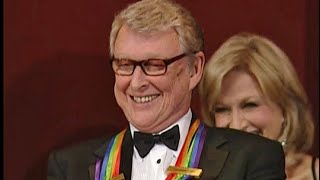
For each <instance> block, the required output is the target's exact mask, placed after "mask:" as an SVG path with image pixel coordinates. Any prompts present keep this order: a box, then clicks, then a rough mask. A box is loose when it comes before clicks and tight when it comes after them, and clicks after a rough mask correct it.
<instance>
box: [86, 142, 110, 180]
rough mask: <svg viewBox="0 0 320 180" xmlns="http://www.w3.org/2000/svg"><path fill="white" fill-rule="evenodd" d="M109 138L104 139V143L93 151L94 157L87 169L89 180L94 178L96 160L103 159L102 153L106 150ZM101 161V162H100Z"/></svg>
mask: <svg viewBox="0 0 320 180" xmlns="http://www.w3.org/2000/svg"><path fill="white" fill-rule="evenodd" d="M109 141H110V138H109V139H107V140H105V142H104V143H102V145H101V146H100V147H99V148H98V149H97V150H96V151H94V159H93V160H92V162H90V165H89V168H88V171H89V180H94V175H95V170H96V162H97V160H99V159H100V160H101V161H102V160H103V157H104V153H105V152H106V149H107V147H108V144H109ZM101 163H102V162H101Z"/></svg>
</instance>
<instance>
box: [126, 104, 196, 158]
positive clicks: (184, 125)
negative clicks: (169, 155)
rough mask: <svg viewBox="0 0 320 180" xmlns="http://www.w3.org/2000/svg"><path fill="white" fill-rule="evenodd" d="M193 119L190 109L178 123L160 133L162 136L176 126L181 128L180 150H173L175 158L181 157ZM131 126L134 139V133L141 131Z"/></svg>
mask: <svg viewBox="0 0 320 180" xmlns="http://www.w3.org/2000/svg"><path fill="white" fill-rule="evenodd" d="M191 119H192V112H191V109H190V108H189V110H188V112H187V113H186V114H185V115H184V116H182V117H181V118H180V119H179V120H178V121H177V122H175V123H173V124H171V125H170V126H169V127H167V128H166V129H164V130H162V131H161V132H160V133H159V134H161V133H162V132H165V131H167V130H169V129H171V128H172V127H173V126H175V125H178V126H179V133H180V140H179V145H178V149H177V150H176V151H174V150H172V152H173V154H174V156H175V157H178V156H179V153H180V151H181V149H182V146H183V143H184V141H185V140H186V137H187V134H188V132H189V128H190V123H191ZM129 126H130V131H131V136H132V137H133V134H134V132H135V131H139V130H138V129H137V128H136V127H134V126H133V125H132V124H131V123H129ZM134 149H135V148H134ZM135 150H136V149H135Z"/></svg>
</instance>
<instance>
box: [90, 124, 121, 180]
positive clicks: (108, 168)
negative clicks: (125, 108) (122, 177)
mask: <svg viewBox="0 0 320 180" xmlns="http://www.w3.org/2000/svg"><path fill="white" fill-rule="evenodd" d="M125 132H126V129H124V130H122V131H121V132H120V133H119V134H117V135H116V136H114V137H113V138H112V139H111V141H110V143H109V145H108V148H107V151H106V153H105V156H104V158H103V162H102V165H101V160H98V161H97V163H96V173H95V178H94V180H110V179H112V178H113V177H115V176H117V175H119V169H120V159H121V146H122V140H123V136H124V134H125ZM99 167H101V168H99ZM99 172H100V173H99Z"/></svg>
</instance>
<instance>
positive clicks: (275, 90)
mask: <svg viewBox="0 0 320 180" xmlns="http://www.w3.org/2000/svg"><path fill="white" fill-rule="evenodd" d="M199 90H200V91H199V93H200V97H201V102H202V113H203V118H204V120H205V121H206V122H207V124H209V125H211V126H217V127H226V128H233V129H239V130H243V131H247V132H251V133H256V134H258V135H261V136H264V137H267V138H270V139H273V140H277V141H279V142H280V143H281V144H282V145H283V148H284V151H285V154H286V174H287V179H319V159H318V158H316V157H312V156H310V155H308V154H307V153H306V152H307V151H308V150H309V149H310V148H311V146H312V142H313V135H314V125H313V120H312V116H311V112H310V111H311V110H310V105H309V102H308V99H307V96H306V93H305V91H304V89H303V87H302V85H301V83H300V82H299V79H298V76H297V73H296V72H295V69H294V67H293V65H292V64H291V63H290V60H289V59H288V57H287V55H286V54H285V53H284V52H283V51H282V50H281V49H280V48H279V47H278V46H277V45H276V44H274V43H273V42H272V41H270V40H269V39H267V38H265V37H262V36H259V35H255V34H250V33H240V34H237V35H234V36H232V37H231V38H229V39H228V40H227V41H226V42H225V43H223V44H222V45H221V47H220V48H219V49H218V50H217V51H216V52H215V53H214V54H213V56H212V57H211V59H210V60H209V61H208V63H207V65H206V67H205V71H204V75H203V79H202V81H201V82H200V86H199Z"/></svg>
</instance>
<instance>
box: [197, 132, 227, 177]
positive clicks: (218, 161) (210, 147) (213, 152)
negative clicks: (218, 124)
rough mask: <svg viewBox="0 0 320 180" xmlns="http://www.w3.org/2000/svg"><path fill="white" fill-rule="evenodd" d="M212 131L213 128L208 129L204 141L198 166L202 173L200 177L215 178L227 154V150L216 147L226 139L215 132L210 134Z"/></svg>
mask: <svg viewBox="0 0 320 180" xmlns="http://www.w3.org/2000/svg"><path fill="white" fill-rule="evenodd" d="M212 131H214V129H211V128H209V129H208V134H207V137H206V140H205V141H206V142H205V145H204V148H203V152H202V155H201V159H200V163H199V168H201V169H202V171H203V174H202V176H201V178H200V179H214V178H217V176H218V175H219V174H220V172H221V170H222V168H223V166H224V163H225V161H226V159H227V157H228V154H229V152H228V151H225V150H221V149H218V147H219V146H221V145H223V144H225V143H226V142H227V140H226V139H225V138H224V137H222V136H218V135H217V134H214V136H212V135H211V134H210V133H211V132H212Z"/></svg>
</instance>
